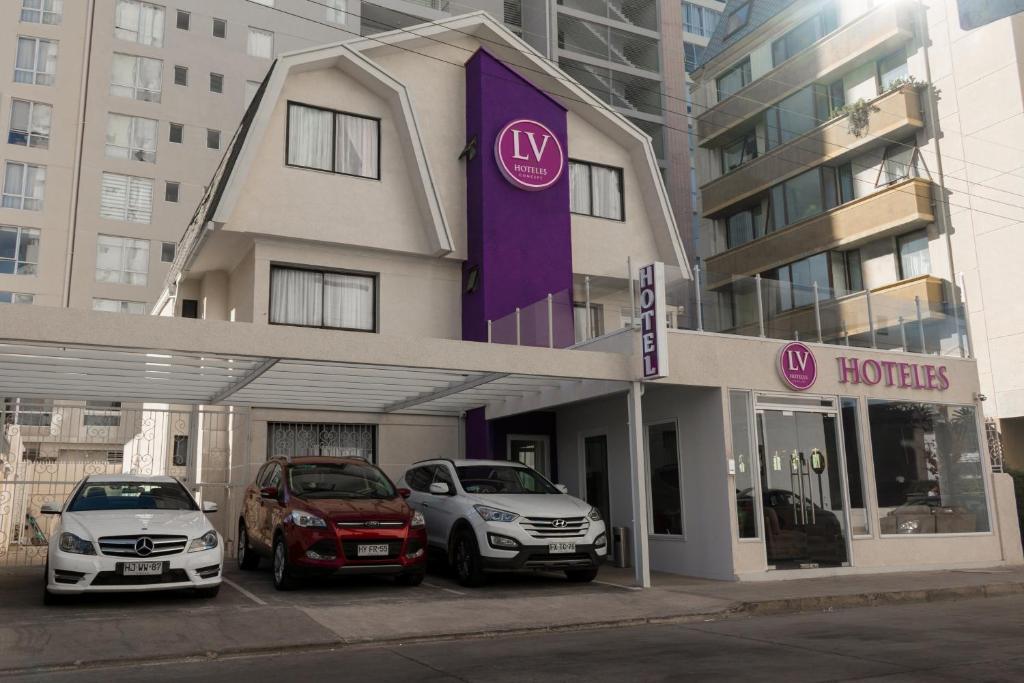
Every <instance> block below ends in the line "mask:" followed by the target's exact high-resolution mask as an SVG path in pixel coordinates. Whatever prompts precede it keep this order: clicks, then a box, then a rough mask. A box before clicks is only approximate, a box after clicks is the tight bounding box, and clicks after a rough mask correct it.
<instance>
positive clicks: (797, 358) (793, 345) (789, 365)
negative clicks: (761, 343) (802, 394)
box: [779, 342, 818, 391]
mask: <svg viewBox="0 0 1024 683" xmlns="http://www.w3.org/2000/svg"><path fill="white" fill-rule="evenodd" d="M779 375H780V376H781V377H782V380H783V381H784V382H785V383H786V384H788V385H789V386H790V388H792V389H796V390H797V391H804V390H806V389H810V388H811V387H812V386H814V382H815V380H817V379H818V363H817V361H815V360H814V353H813V352H812V351H811V349H810V348H809V347H808V346H807V345H806V344H801V343H800V342H790V343H789V344H786V345H785V346H783V347H782V350H781V351H780V352H779Z"/></svg>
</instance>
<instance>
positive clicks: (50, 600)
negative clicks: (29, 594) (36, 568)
mask: <svg viewBox="0 0 1024 683" xmlns="http://www.w3.org/2000/svg"><path fill="white" fill-rule="evenodd" d="M68 600H69V598H68V596H66V595H61V594H59V593H51V592H50V563H49V562H47V563H46V568H45V569H44V570H43V604H44V605H47V606H51V605H64V604H67V602H68Z"/></svg>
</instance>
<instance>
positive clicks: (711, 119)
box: [697, 0, 915, 147]
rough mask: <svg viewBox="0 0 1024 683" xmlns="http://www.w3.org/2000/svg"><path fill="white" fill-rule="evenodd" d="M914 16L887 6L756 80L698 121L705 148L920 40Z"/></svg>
mask: <svg viewBox="0 0 1024 683" xmlns="http://www.w3.org/2000/svg"><path fill="white" fill-rule="evenodd" d="M914 11H915V7H914V5H913V4H911V3H910V2H906V1H904V0H898V1H894V2H888V3H884V4H882V5H880V6H879V7H877V8H875V9H873V10H871V11H870V12H868V13H867V14H865V15H863V16H861V17H859V18H857V19H855V20H853V21H852V22H850V23H849V24H847V25H845V26H842V27H841V28H839V29H838V30H837V31H835V32H833V33H832V34H830V35H829V36H826V37H825V38H823V39H822V40H820V41H818V42H817V43H815V44H814V45H812V46H811V47H809V48H808V49H806V50H804V51H803V52H801V53H800V54H798V55H796V56H795V57H793V58H792V59H789V60H786V61H785V62H783V63H782V64H780V65H779V66H777V67H776V68H774V69H772V70H771V71H769V72H768V73H766V74H764V75H763V76H761V77H759V78H757V79H755V80H754V81H753V82H752V83H750V84H749V85H748V86H746V87H745V88H743V89H742V90H740V91H739V92H737V93H735V94H733V95H731V96H729V97H727V98H726V99H724V100H722V101H721V102H719V103H718V104H716V105H715V106H713V107H711V108H709V109H708V110H707V111H705V112H704V113H703V114H701V115H700V116H698V117H697V139H698V142H699V144H700V145H701V146H703V147H708V146H712V145H713V144H716V143H718V142H720V141H721V140H722V138H725V137H729V136H731V135H732V131H734V130H735V129H736V127H737V126H740V125H741V124H743V123H744V122H746V121H748V120H749V119H750V118H751V117H752V116H754V115H755V114H757V113H758V112H760V111H762V110H764V109H765V108H766V107H768V106H769V105H771V104H773V103H775V102H778V101H779V100H781V99H783V98H784V97H786V96H787V95H790V94H792V93H794V92H796V91H797V90H799V89H800V88H803V87H804V86H807V85H809V84H811V83H814V82H821V81H825V80H827V79H828V78H830V77H832V76H835V75H837V74H839V73H840V72H841V71H842V70H844V69H846V68H852V67H853V66H856V65H857V64H859V63H863V62H866V61H870V60H872V59H876V58H878V57H880V56H882V55H884V54H887V53H889V52H892V51H893V50H895V49H896V48H898V47H899V46H900V45H903V44H905V43H907V42H909V41H910V40H912V39H913V37H914V14H913V13H914Z"/></svg>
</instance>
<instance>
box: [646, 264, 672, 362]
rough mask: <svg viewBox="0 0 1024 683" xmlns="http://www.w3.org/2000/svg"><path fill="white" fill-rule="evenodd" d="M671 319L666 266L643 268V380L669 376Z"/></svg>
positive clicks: (651, 265) (657, 265) (655, 265)
mask: <svg viewBox="0 0 1024 683" xmlns="http://www.w3.org/2000/svg"><path fill="white" fill-rule="evenodd" d="M667 318H668V316H667V315H666V309H665V264H664V263H661V262H660V261H659V262H655V263H650V264H648V265H646V266H644V267H643V268H641V269H640V356H641V360H642V362H643V377H644V379H659V378H661V377H668V321H667Z"/></svg>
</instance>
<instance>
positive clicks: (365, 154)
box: [288, 103, 380, 179]
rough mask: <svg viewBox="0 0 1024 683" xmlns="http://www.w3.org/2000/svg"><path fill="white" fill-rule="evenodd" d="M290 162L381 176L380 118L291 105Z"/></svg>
mask: <svg viewBox="0 0 1024 683" xmlns="http://www.w3.org/2000/svg"><path fill="white" fill-rule="evenodd" d="M288 165H289V166H300V167H303V168H314V169H318V170H321V171H332V172H334V173H341V174H344V175H354V176H360V177H363V178H376V179H379V178H380V121H379V120H378V119H374V118H369V117H366V116H357V115H354V114H343V113H341V112H337V111H332V110H330V109H320V108H317V107H309V106H306V105H302V104H294V103H290V104H289V105H288Z"/></svg>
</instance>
